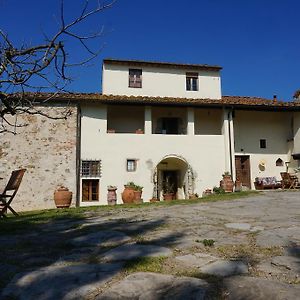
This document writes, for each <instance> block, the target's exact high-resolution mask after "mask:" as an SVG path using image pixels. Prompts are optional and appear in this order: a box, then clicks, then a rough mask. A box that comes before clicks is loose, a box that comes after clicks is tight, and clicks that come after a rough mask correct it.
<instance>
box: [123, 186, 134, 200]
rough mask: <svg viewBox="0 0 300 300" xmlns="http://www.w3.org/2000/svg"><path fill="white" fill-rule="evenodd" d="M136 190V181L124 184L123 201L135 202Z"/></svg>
mask: <svg viewBox="0 0 300 300" xmlns="http://www.w3.org/2000/svg"><path fill="white" fill-rule="evenodd" d="M134 190H135V184H134V182H132V181H131V182H128V183H127V184H125V185H124V191H123V193H122V200H123V203H125V204H128V203H133V200H134Z"/></svg>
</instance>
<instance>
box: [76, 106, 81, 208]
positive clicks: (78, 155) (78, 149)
mask: <svg viewBox="0 0 300 300" xmlns="http://www.w3.org/2000/svg"><path fill="white" fill-rule="evenodd" d="M80 158H81V108H80V103H79V102H78V103H77V133H76V207H79V205H80Z"/></svg>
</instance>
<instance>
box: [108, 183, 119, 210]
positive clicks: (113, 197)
mask: <svg viewBox="0 0 300 300" xmlns="http://www.w3.org/2000/svg"><path fill="white" fill-rule="evenodd" d="M117 189H118V188H117V187H116V186H114V185H109V186H108V187H107V204H108V205H116V204H117V193H116V190H117Z"/></svg>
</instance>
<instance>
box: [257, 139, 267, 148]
mask: <svg viewBox="0 0 300 300" xmlns="http://www.w3.org/2000/svg"><path fill="white" fill-rule="evenodd" d="M259 145H260V148H261V149H265V148H267V140H265V139H261V140H259Z"/></svg>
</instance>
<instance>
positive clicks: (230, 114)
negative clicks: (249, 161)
mask: <svg viewBox="0 0 300 300" xmlns="http://www.w3.org/2000/svg"><path fill="white" fill-rule="evenodd" d="M231 121H232V110H230V111H229V112H228V137H229V165H230V174H231V176H233V166H232V146H231V140H232V136H231V126H230V124H231Z"/></svg>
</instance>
